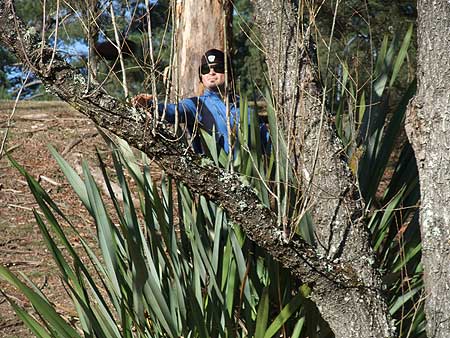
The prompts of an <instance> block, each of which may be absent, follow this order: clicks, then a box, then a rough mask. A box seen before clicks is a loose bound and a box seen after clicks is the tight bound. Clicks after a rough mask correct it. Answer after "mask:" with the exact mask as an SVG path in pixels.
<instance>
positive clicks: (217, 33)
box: [173, 0, 231, 98]
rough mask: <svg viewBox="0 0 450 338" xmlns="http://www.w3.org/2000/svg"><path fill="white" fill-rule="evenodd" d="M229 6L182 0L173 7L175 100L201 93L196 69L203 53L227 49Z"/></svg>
mask: <svg viewBox="0 0 450 338" xmlns="http://www.w3.org/2000/svg"><path fill="white" fill-rule="evenodd" d="M230 11H231V3H230V2H229V1H228V0H223V1H221V0H204V1H197V0H182V1H177V4H176V10H175V12H176V32H175V43H176V48H175V51H176V56H175V59H174V65H173V66H174V67H173V79H174V81H173V84H174V85H173V88H174V90H175V94H176V96H177V97H183V98H184V97H189V96H195V95H198V94H200V92H201V90H202V88H201V83H200V80H199V73H198V67H199V65H200V58H201V56H202V54H203V53H204V52H206V51H207V50H209V49H211V48H216V49H220V50H225V46H226V45H227V46H230V44H229V41H227V40H226V39H225V35H226V34H225V33H226V32H225V28H226V30H227V33H228V34H227V39H228V37H229V36H230V34H229V32H230V30H231V27H230V20H231V16H230V13H231V12H230ZM226 42H227V43H226Z"/></svg>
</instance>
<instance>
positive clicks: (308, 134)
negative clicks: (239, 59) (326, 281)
mask: <svg viewBox="0 0 450 338" xmlns="http://www.w3.org/2000/svg"><path fill="white" fill-rule="evenodd" d="M254 3H255V9H256V22H257V25H258V26H259V29H260V31H261V37H262V41H263V44H264V47H265V48H264V50H265V51H266V59H267V64H268V68H269V75H270V79H271V80H272V89H273V93H274V98H275V103H276V109H277V113H278V120H279V124H280V126H281V129H282V130H283V133H284V136H285V137H286V141H287V143H288V152H289V155H290V159H291V164H292V165H293V167H294V171H295V174H296V176H297V177H298V178H300V189H302V195H303V196H302V200H303V201H302V205H301V208H302V210H308V211H309V212H310V214H311V216H312V219H313V222H314V225H315V229H316V240H317V242H318V245H317V248H316V251H317V254H318V255H323V256H325V257H327V258H328V259H330V260H333V261H338V262H345V264H348V265H350V266H351V267H352V271H354V273H355V276H356V277H357V279H358V280H360V281H361V283H362V284H363V285H366V286H368V287H369V288H371V289H372V290H373V293H370V294H366V295H364V297H363V298H364V301H361V300H362V298H360V297H361V295H357V294H352V293H349V292H348V290H345V289H341V288H333V289H327V290H332V293H324V294H323V293H322V292H320V291H319V290H317V289H316V290H313V294H312V299H313V300H314V301H315V302H316V304H317V306H318V308H319V310H320V312H321V314H322V316H323V317H324V319H325V320H326V321H327V322H328V323H329V325H330V327H331V329H332V330H333V332H334V333H335V335H336V337H343V338H344V337H345V338H349V337H389V336H391V335H392V331H391V330H392V329H391V325H390V316H389V315H388V311H387V306H386V303H385V302H384V301H383V298H382V295H381V280H380V276H379V275H378V273H377V272H376V270H375V268H374V266H373V264H374V262H375V259H374V253H373V251H372V249H371V247H370V244H369V236H368V230H367V229H366V225H365V224H364V222H363V221H362V211H363V203H362V200H361V197H360V195H359V190H358V188H357V184H356V180H355V178H354V177H353V175H352V174H351V172H350V169H349V168H348V165H347V162H346V159H345V158H342V153H343V150H342V145H341V144H340V142H339V141H338V138H337V136H336V134H335V132H334V128H333V122H332V120H331V118H330V116H329V115H328V114H327V111H326V109H325V108H324V103H323V102H324V101H323V96H322V88H321V86H320V85H319V83H318V81H317V74H316V70H315V69H316V67H317V64H316V61H315V60H316V55H315V46H314V44H313V42H312V39H311V38H310V36H311V33H310V28H309V27H307V26H306V25H305V24H304V20H303V18H301V17H299V16H300V13H301V12H303V11H302V8H299V9H298V12H296V11H295V8H293V7H291V6H290V2H289V1H283V0H270V1H263V0H254ZM299 6H302V5H301V4H300V5H299ZM310 10H311V9H310ZM306 12H308V11H306ZM298 213H299V214H302V212H298Z"/></svg>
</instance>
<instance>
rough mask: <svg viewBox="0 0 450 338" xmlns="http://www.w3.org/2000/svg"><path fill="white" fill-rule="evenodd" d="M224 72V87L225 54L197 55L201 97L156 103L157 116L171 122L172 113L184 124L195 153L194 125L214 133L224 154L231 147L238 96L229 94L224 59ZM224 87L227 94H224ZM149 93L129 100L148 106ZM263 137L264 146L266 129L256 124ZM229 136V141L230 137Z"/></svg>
mask: <svg viewBox="0 0 450 338" xmlns="http://www.w3.org/2000/svg"><path fill="white" fill-rule="evenodd" d="M227 68H228V74H230V75H229V79H231V81H229V83H230V85H229V86H228V88H226V86H225V55H224V53H223V52H222V51H220V50H217V49H210V50H208V51H207V52H205V54H204V55H203V56H202V58H201V63H200V67H199V77H200V81H201V82H202V84H203V86H204V92H203V94H202V95H201V96H197V97H192V98H187V99H183V100H181V101H180V102H179V103H178V104H167V105H165V104H159V105H158V107H157V109H158V113H159V114H160V115H163V116H164V117H165V120H167V121H168V122H170V123H175V121H176V116H177V115H178V119H179V121H180V122H184V123H185V124H186V126H187V129H188V131H189V134H190V135H191V136H192V147H193V149H194V151H195V152H197V153H203V148H202V145H201V140H200V137H199V131H198V128H201V129H203V130H205V131H207V132H208V133H209V134H211V135H212V133H213V131H214V132H215V139H216V142H217V145H218V146H220V147H221V148H223V150H224V151H225V152H226V153H227V154H228V153H229V152H230V150H231V148H232V147H233V146H234V140H235V139H236V136H237V130H238V126H239V119H240V115H239V98H238V97H237V96H236V95H234V93H233V90H234V88H233V86H232V83H233V81H232V76H231V74H232V72H231V67H230V62H228V67H227ZM226 89H228V93H226V92H225V91H226ZM227 94H228V102H229V128H228V125H227V107H226V99H227ZM151 99H152V98H151V96H150V95H148V94H140V95H137V96H136V97H135V98H134V99H133V104H134V105H135V106H141V107H149V106H150V107H151ZM260 130H261V135H262V137H263V143H264V144H263V146H265V145H266V143H267V139H268V132H267V128H266V127H265V125H264V124H263V123H262V124H261V125H260ZM230 137H231V140H230Z"/></svg>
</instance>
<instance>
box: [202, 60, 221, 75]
mask: <svg viewBox="0 0 450 338" xmlns="http://www.w3.org/2000/svg"><path fill="white" fill-rule="evenodd" d="M211 69H214V71H215V72H216V73H225V65H224V64H222V63H217V64H211V65H208V64H204V65H202V66H201V67H200V73H201V74H202V75H206V74H209V72H210V70H211Z"/></svg>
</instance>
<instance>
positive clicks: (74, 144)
mask: <svg viewBox="0 0 450 338" xmlns="http://www.w3.org/2000/svg"><path fill="white" fill-rule="evenodd" d="M97 135H98V132H96V131H95V132H91V133H87V134H85V135H83V136H81V137H78V138H76V139H74V140H72V141H71V142H70V143H69V144H68V145H67V146H66V147H65V148H64V150H63V151H62V153H61V156H65V155H67V154H68V153H69V152H70V151H71V150H72V149H73V148H74V147H75V146H77V145H78V144H79V143H81V142H82V141H83V140H84V139H86V138H91V137H95V136H97Z"/></svg>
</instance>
